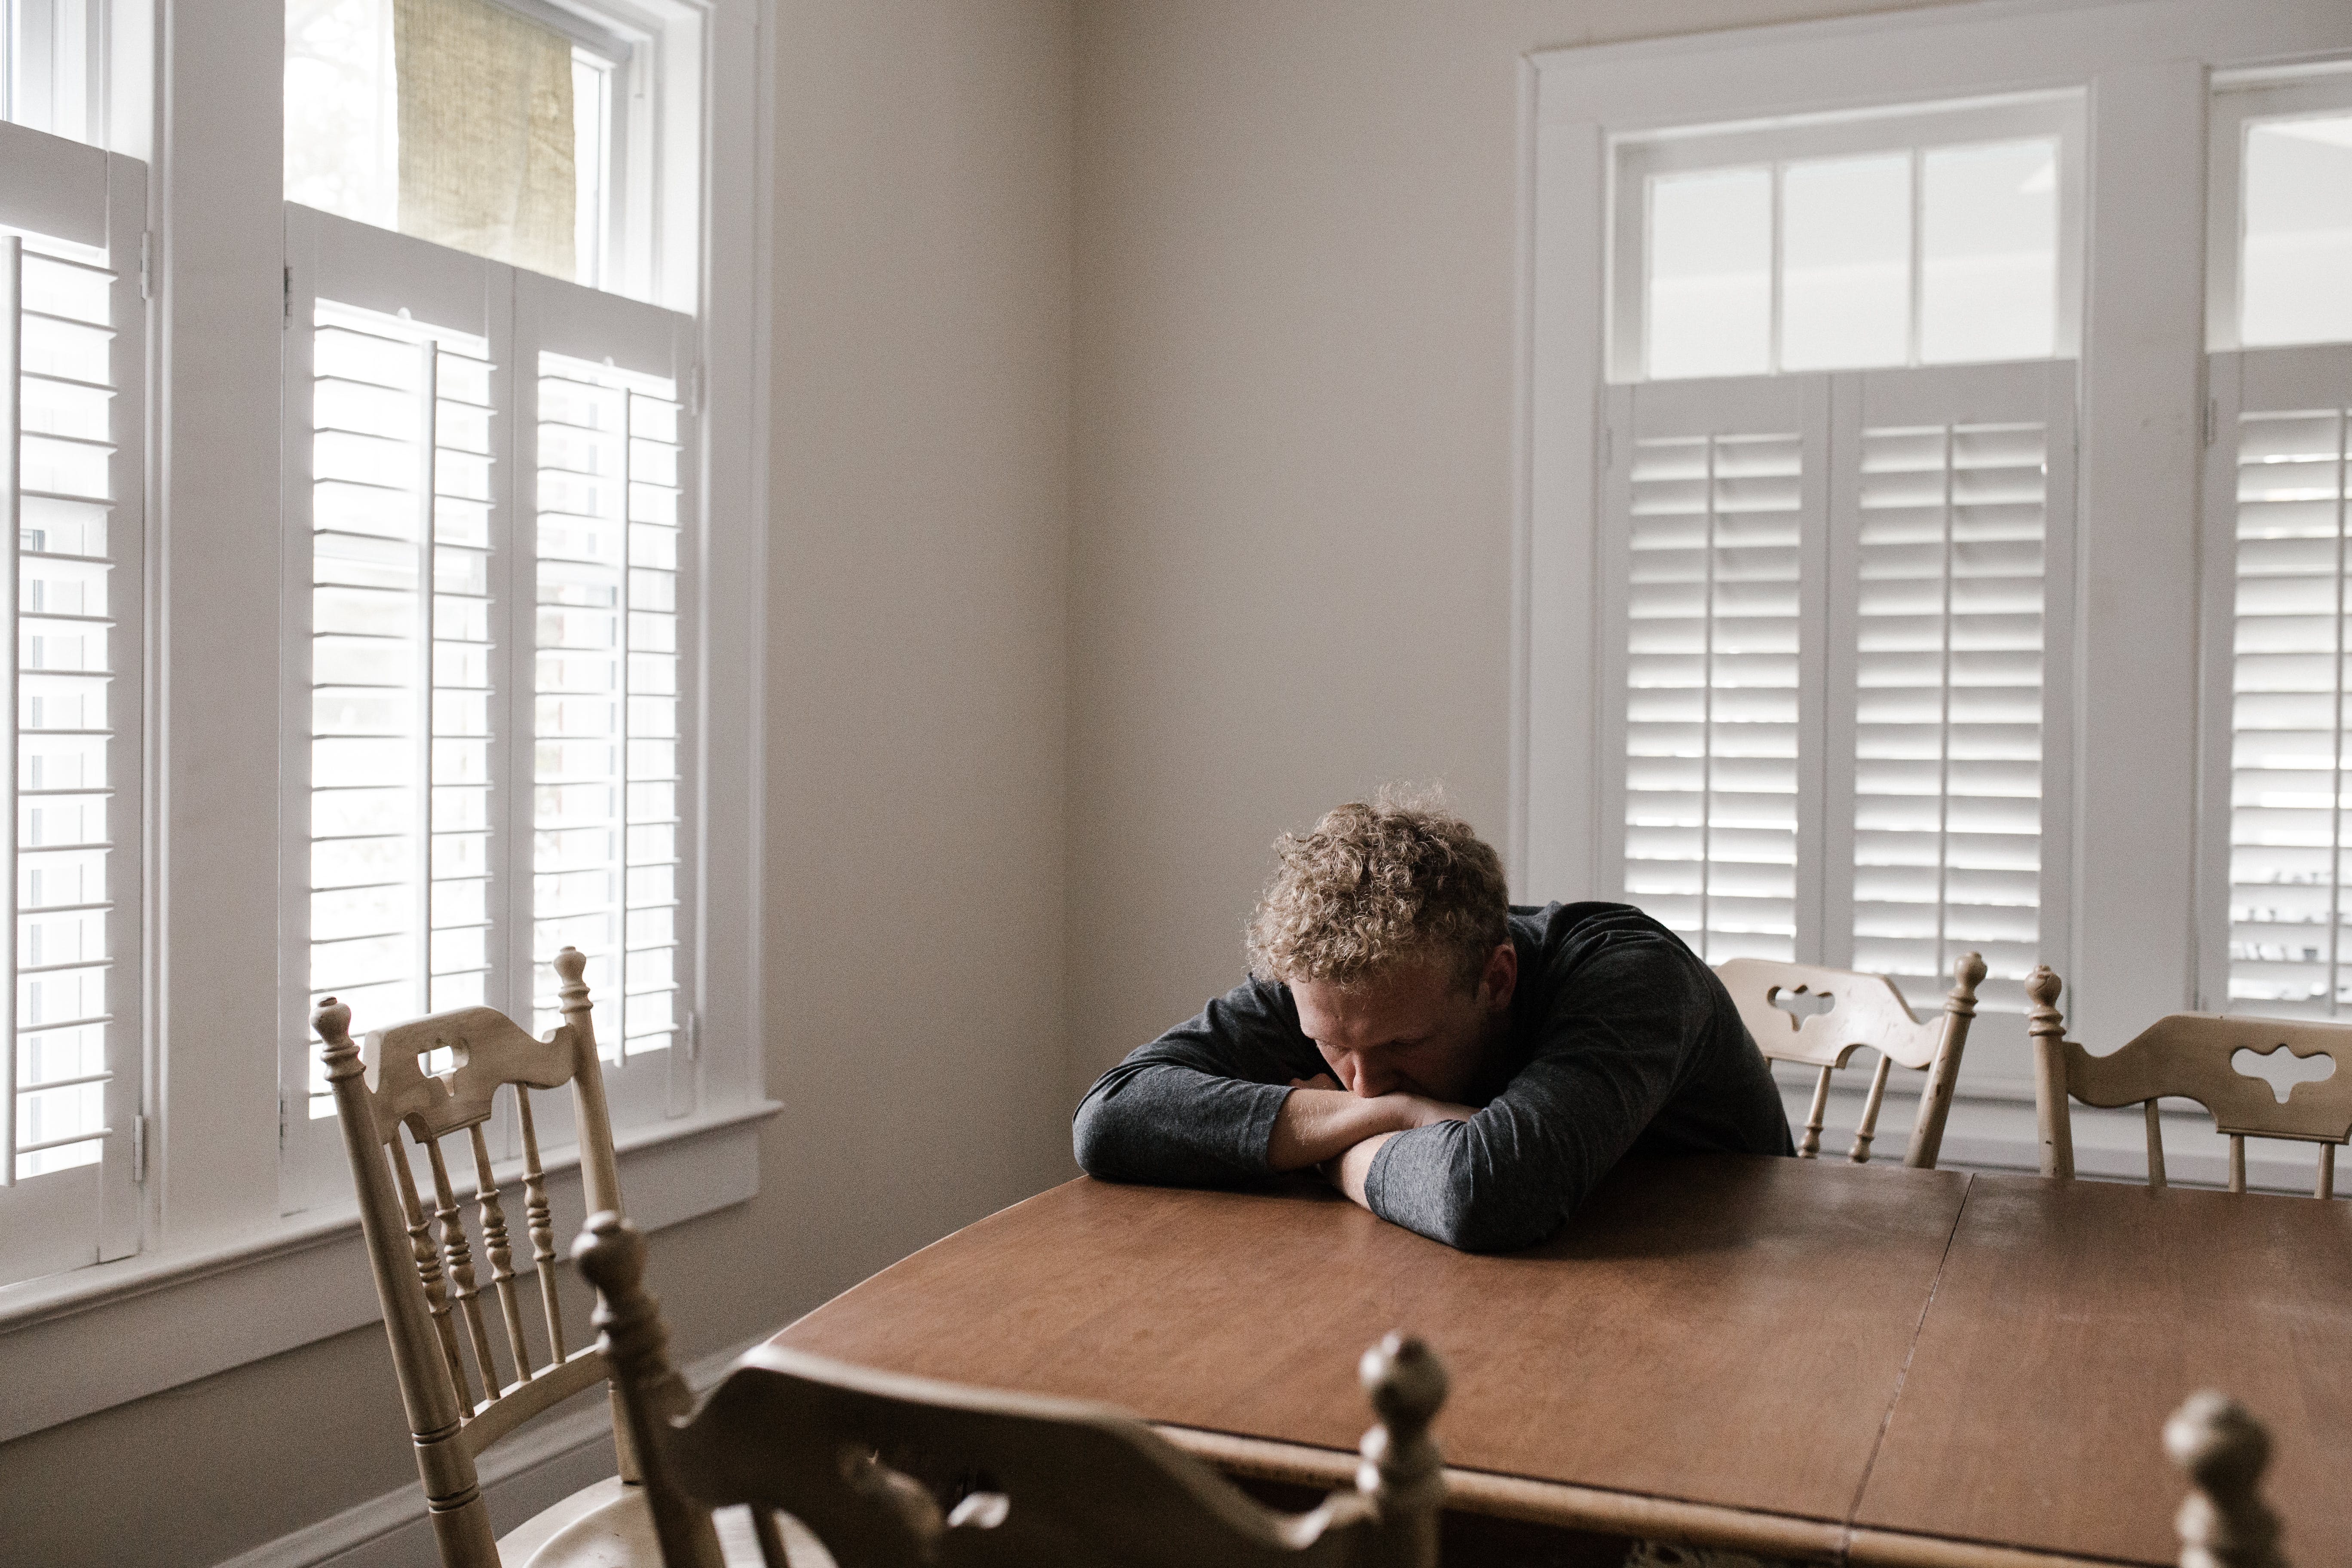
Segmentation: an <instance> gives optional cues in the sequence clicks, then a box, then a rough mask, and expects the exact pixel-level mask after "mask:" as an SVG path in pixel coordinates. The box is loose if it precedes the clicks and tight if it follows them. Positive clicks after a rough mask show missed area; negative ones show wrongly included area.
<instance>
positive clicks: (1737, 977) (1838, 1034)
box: [1715, 952, 1985, 1171]
mask: <svg viewBox="0 0 2352 1568" xmlns="http://www.w3.org/2000/svg"><path fill="white" fill-rule="evenodd" d="M1715 973H1716V974H1717V976H1718V977H1719V978H1720V979H1721V980H1722V981H1723V985H1724V989H1725V990H1727V991H1728V992H1730V993H1731V999H1732V1001H1733V1002H1735V1003H1736V1004H1738V1007H1739V1018H1740V1022H1742V1023H1744V1024H1746V1025H1747V1026H1748V1033H1749V1034H1750V1035H1753V1036H1754V1037H1756V1047H1757V1049H1759V1050H1760V1051H1762V1052H1763V1053H1764V1055H1765V1056H1766V1058H1769V1059H1770V1060H1772V1061H1781V1062H1803V1063H1804V1064H1806V1065H1807V1066H1809V1067H1813V1068H1819V1069H1820V1073H1819V1076H1817V1077H1816V1078H1815V1079H1814V1080H1813V1107H1812V1111H1811V1114H1810V1115H1808V1116H1807V1117H1806V1118H1805V1131H1804V1135H1803V1136H1802V1137H1801V1138H1800V1139H1798V1141H1797V1158H1799V1159H1801V1160H1811V1159H1815V1158H1818V1157H1819V1156H1820V1154H1821V1151H1822V1119H1823V1118H1824V1116H1825V1115H1826V1114H1827V1112H1828V1110H1829V1102H1830V1075H1831V1074H1832V1073H1834V1072H1836V1071H1837V1070H1838V1069H1840V1068H1843V1067H1844V1066H1845V1064H1846V1061H1847V1058H1850V1057H1852V1056H1853V1053H1854V1052H1855V1051H1856V1050H1857V1049H1859V1048H1861V1047H1869V1048H1870V1049H1872V1050H1874V1051H1876V1052H1877V1053H1878V1066H1877V1068H1875V1070H1874V1071H1873V1072H1872V1073H1871V1075H1870V1093H1869V1097H1868V1098H1867V1099H1865V1100H1864V1101H1863V1107H1862V1122H1861V1124H1860V1125H1859V1126H1857V1127H1856V1128H1855V1129H1854V1134H1853V1148H1852V1149H1851V1150H1849V1151H1848V1152H1847V1154H1846V1157H1847V1158H1848V1159H1850V1160H1852V1161H1853V1163H1856V1164H1862V1163H1865V1162H1867V1161H1868V1160H1869V1158H1870V1144H1871V1140H1872V1139H1873V1138H1874V1137H1875V1136H1876V1135H1877V1131H1878V1106H1879V1102H1880V1100H1883V1099H1885V1094H1886V1070H1887V1068H1889V1067H1890V1066H1891V1065H1893V1064H1894V1063H1895V1062H1901V1063H1902V1064H1903V1065H1904V1066H1905V1067H1906V1068H1913V1069H1915V1070H1921V1071H1925V1072H1926V1073H1927V1085H1926V1087H1925V1088H1924V1089H1921V1091H1920V1094H1919V1114H1918V1115H1917V1116H1916V1118H1914V1119H1913V1121H1912V1123H1911V1146H1910V1148H1909V1149H1907V1150H1906V1152H1904V1155H1903V1163H1905V1164H1906V1165H1911V1166H1916V1167H1917V1168H1918V1169H1921V1170H1928V1171H1932V1170H1934V1169H1935V1168H1936V1160H1937V1156H1938V1155H1940V1154H1941V1153H1942V1152H1943V1147H1944V1123H1945V1121H1946V1120H1947V1119H1948V1118H1949V1117H1950V1115H1951V1111H1952V1085H1953V1083H1954V1081H1955V1080H1956V1079H1958V1077H1959V1072H1960V1053H1961V1052H1962V1051H1964V1050H1966V1049H1967V1048H1968V1042H1969V1022H1970V1021H1971V1020H1972V1019H1974V1018H1975V1017H1976V1016H1977V987H1978V986H1979V984H1983V981H1984V977H1985V961H1984V959H1983V958H1982V957H1981V956H1980V955H1979V954H1977V953H1973V952H1970V953H1963V954H1962V955H1961V956H1960V958H1959V961H1958V963H1954V964H1953V965H1952V989H1951V992H1950V994H1948V995H1947V996H1946V997H1945V998H1944V1010H1943V1012H1942V1013H1941V1014H1939V1015H1938V1016H1936V1017H1934V1018H1931V1019H1928V1020H1927V1021H1926V1022H1924V1023H1923V1022H1921V1021H1920V1020H1919V1019H1918V1018H1916V1017H1915V1016H1912V1012H1911V1008H1910V1006H1909V1005H1908V1004H1906V1002H1905V1001H1904V1000H1903V994H1902V993H1901V992H1899V991H1897V990H1896V989H1895V983H1894V982H1893V981H1891V980H1889V979H1887V978H1886V976H1885V975H1883V974H1862V973H1855V972H1854V971H1853V970H1848V969H1823V968H1822V967H1820V966H1819V965H1817V964H1811V963H1778V962H1776V961H1774V960H1771V959H1765V958H1732V959H1727V960H1725V961H1724V962H1723V963H1719V964H1717V965H1716V969H1715ZM1782 997H1787V998H1788V999H1789V1000H1790V1001H1791V1002H1794V1003H1796V1004H1797V1006H1796V1008H1795V1010H1793V1011H1792V1010H1791V1009H1790V1008H1789V1007H1786V1006H1782V1005H1779V1003H1780V999H1781V998H1782ZM1800 1015H1802V1016H1800Z"/></svg>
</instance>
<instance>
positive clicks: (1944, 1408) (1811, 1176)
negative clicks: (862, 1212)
mask: <svg viewBox="0 0 2352 1568" xmlns="http://www.w3.org/2000/svg"><path fill="white" fill-rule="evenodd" d="M2347 1226H2352V1210H2347V1208H2346V1207H2345V1206H2344V1205H2332V1204H2331V1205H2322V1204H2317V1203H2314V1202H2312V1201H2311V1200H2309V1199H2303V1200H2299V1201H2298V1200H2294V1199H2288V1198H2276V1197H2266V1196H2254V1197H2236V1196H2231V1195H2230V1194H2216V1193H2198V1192H2180V1191H2177V1190H2176V1191H2173V1192H2168V1193H2162V1194H2148V1193H2147V1192H2145V1191H2144V1190H2142V1189H2139V1188H2135V1187H2126V1186H2115V1185H2106V1184H2094V1183H2075V1184H2062V1183H2052V1182H2043V1181H2042V1180H2040V1179H2038V1178H2023V1177H2020V1178H2011V1177H1981V1176H1980V1177H1976V1178H1970V1177H1969V1176H1966V1175H1962V1174H1959V1173H1952V1172H1930V1171H1908V1170H1905V1169H1902V1168H1900V1167H1885V1166H1872V1167H1854V1166H1852V1165H1848V1164H1845V1163H1837V1162H1827V1161H1823V1162H1811V1161H1806V1162H1799V1161H1794V1160H1769V1159H1750V1158H1745V1157H1739V1156H1728V1155H1726V1156H1707V1157H1700V1158H1694V1159H1686V1160H1678V1161H1667V1162H1659V1163H1628V1164H1626V1165H1625V1166H1623V1167H1621V1168H1620V1170H1619V1171H1618V1172H1617V1173H1614V1174H1613V1175H1612V1177H1611V1178H1610V1179H1609V1180H1608V1181H1607V1182H1605V1183H1604V1184H1602V1186H1601V1188H1600V1190H1598V1191H1597V1192H1596V1193H1595V1194H1593V1196H1592V1197H1591V1200H1590V1201H1588V1203H1587V1204H1586V1205H1585V1206H1584V1207H1583V1208H1582V1209H1581V1210H1580V1211H1579V1212H1578V1214H1577V1215H1576V1216H1575V1218H1574V1219H1573V1220H1572V1221H1571V1222H1570V1225H1569V1226H1567V1227H1566V1228H1565V1229H1564V1230H1563V1231H1562V1232H1561V1233H1560V1234H1559V1236H1557V1237H1554V1238H1553V1239H1552V1240H1551V1241H1549V1242H1547V1243H1545V1244H1544V1245H1542V1246H1540V1247H1533V1248H1530V1249H1528V1250H1526V1251H1523V1252H1517V1253H1513V1254H1509V1255H1507V1256H1504V1257H1475V1256H1470V1255H1465V1254H1462V1253H1457V1252H1454V1251H1452V1250H1450V1249H1449V1248H1446V1247H1441V1246H1439V1245H1438V1244H1436V1243H1434V1242H1430V1241H1426V1240H1423V1238H1421V1237H1416V1236H1414V1235H1412V1234H1411V1233H1410V1232H1408V1231H1404V1230H1402V1229H1400V1228H1398V1227H1396V1226H1391V1225H1388V1224H1386V1223H1384V1222H1382V1221H1380V1220H1377V1219H1374V1218H1373V1217H1372V1216H1371V1215H1368V1214H1366V1213H1364V1212H1363V1211H1362V1210H1360V1209H1358V1208H1356V1207H1355V1206H1354V1205H1350V1204H1349V1203H1347V1202H1345V1201H1344V1200H1342V1199H1340V1198H1339V1197H1338V1196H1336V1195H1335V1194H1330V1193H1329V1192H1328V1191H1326V1190H1321V1189H1318V1188H1317V1187H1314V1186H1312V1185H1309V1184H1297V1185H1296V1186H1288V1187H1285V1188H1282V1189H1280V1190H1276V1191H1267V1192H1247V1193H1203V1192H1186V1191H1175V1190H1169V1189H1162V1188H1151V1187H1125V1186H1116V1185H1111V1184H1105V1183H1098V1182H1094V1181H1089V1180H1086V1179H1083V1178H1081V1179H1080V1180H1077V1181H1074V1182H1071V1183H1068V1184H1065V1185H1063V1186H1060V1187H1056V1188H1055V1189H1053V1190H1052V1191H1050V1192H1047V1193H1044V1194H1039V1195H1038V1196H1036V1197H1034V1198H1032V1199H1030V1200H1029V1201H1027V1202H1026V1203H1023V1204H1019V1205H1014V1206H1013V1207H1012V1208H1009V1209H1006V1210H1005V1211H1003V1213H1001V1214H997V1215H992V1216H990V1217H989V1218H987V1219H985V1220H982V1221H981V1222H979V1223H978V1224H976V1225H973V1226H969V1227H967V1228H966V1229H964V1230H962V1231H960V1232H958V1233H957V1234H956V1235H954V1236H951V1237H947V1238H946V1239H944V1240H942V1241H940V1242H938V1243H935V1244H934V1245H932V1246H931V1247H926V1248H925V1249H924V1250H922V1251H921V1252H919V1253H916V1254H915V1255H914V1256H912V1257H911V1258H906V1259H904V1260H903V1261H901V1262H899V1263H898V1264H895V1265H893V1266H892V1267H891V1268H887V1269H885V1270H884V1271H883V1272H881V1273H880V1274H877V1275H876V1276H875V1277H874V1278H873V1279H868V1280H866V1282H865V1283H864V1284H861V1285H859V1286H857V1287H856V1288H855V1289H851V1290H849V1291H847V1292H845V1294H843V1295H841V1296H839V1297H836V1298H835V1300H832V1301H830V1302H828V1303H826V1304H825V1305H824V1306H823V1307H820V1308H818V1309H817V1310H815V1311H814V1312H812V1313H810V1314H809V1315H808V1316H806V1317H804V1318H803V1319H802V1320H800V1321H798V1322H796V1323H794V1324H793V1325H792V1326H791V1327H789V1328H787V1329H786V1330H784V1331H782V1333H780V1334H778V1335H777V1336H776V1338H777V1342H780V1343H783V1344H789V1345H791V1346H792V1347H793V1348H794V1349H796V1350H803V1351H808V1352H814V1353H816V1354H820V1355H827V1356H833V1357H836V1358H838V1359H841V1360H844V1361H849V1362H856V1363H861V1364H865V1365H868V1366H875V1367H881V1368H886V1369H887V1370H891V1371H896V1372H907V1373H918V1374H920V1375H924V1376H929V1377H938V1378H945V1379H948V1380H950V1381H954V1382H960V1383H971V1384H988V1385H992V1386H997V1387H1003V1388H1014V1389H1022V1390H1026V1391H1030V1392H1035V1393H1046V1394H1066V1395H1072V1396H1076V1397H1082V1398H1089V1399H1099V1400H1104V1401H1107V1402H1108V1403H1111V1404H1114V1405H1120V1406H1123V1407H1125V1408H1127V1409H1129V1410H1132V1411H1135V1412H1136V1413H1137V1414H1139V1415H1142V1416H1144V1417H1145V1418H1146V1419H1148V1420H1150V1421H1154V1422H1158V1423H1162V1424H1164V1425H1165V1426H1169V1427H1170V1428H1172V1429H1173V1430H1171V1436H1177V1437H1178V1439H1179V1440H1180V1441H1182V1442H1185V1445H1186V1446H1187V1447H1193V1448H1194V1449H1195V1450H1196V1451H1199V1452H1202V1453H1204V1454H1207V1455H1210V1456H1211V1457H1213V1458H1219V1459H1221V1460H1225V1461H1229V1462H1232V1463H1234V1464H1236V1465H1237V1466H1238V1468H1244V1469H1252V1468H1254V1469H1256V1470H1257V1471H1258V1472H1259V1473H1261V1474H1285V1473H1286V1474H1289V1475H1290V1476H1292V1477H1293V1478H1294V1479H1314V1480H1320V1481H1324V1482H1331V1481H1337V1480H1339V1479H1342V1478H1344V1477H1345V1476H1346V1475H1347V1474H1348V1473H1349V1469H1350V1468H1351V1466H1352V1462H1353V1453H1352V1450H1353V1449H1354V1447H1355V1445H1356V1441H1357V1439H1358V1438H1359V1437H1360V1436H1361V1434H1362V1432H1363V1429H1364V1427H1365V1426H1366V1425H1367V1424H1368V1422H1369V1419H1370V1417H1369V1414H1368V1411H1367V1407H1366V1405H1365V1404H1364V1400H1363V1396H1362V1394H1361V1392H1360V1390H1359V1389H1358V1387H1357V1385H1356V1382H1355V1363H1356V1358H1357V1356H1358V1354H1359V1353H1360V1352H1361V1351H1362V1349H1363V1348H1364V1347H1365V1346H1366V1345H1368V1344H1370V1343H1371V1342H1373V1341H1375V1340H1377V1339H1378V1338H1379V1337H1380V1336H1381V1334H1383V1333H1385V1332H1387V1331H1389V1330H1390V1329H1391V1328H1402V1329H1405V1330H1408V1331H1412V1332H1416V1333H1419V1334H1421V1335H1422V1336H1423V1338H1424V1339H1426V1340H1428V1341H1429V1342H1430V1343H1431V1344H1432V1345H1433V1347H1434V1348H1435V1349H1436V1350H1437V1352H1439V1354H1440V1355H1442V1356H1443V1357H1444V1361H1445V1363H1446V1366H1447V1368H1448V1371H1449V1372H1450V1373H1451V1374H1452V1379H1453V1392H1452V1394H1450V1395H1449V1397H1448V1400H1447V1403H1446V1406H1445V1409H1444V1413H1443V1414H1442V1415H1441V1416H1440V1418H1439V1421H1438V1425H1437V1428H1436V1435H1437V1437H1438V1440H1439V1442H1440V1444H1441V1445H1442V1446H1443V1447H1444V1452H1445V1457H1446V1462H1447V1464H1448V1467H1449V1486H1450V1488H1451V1489H1452V1492H1453V1494H1454V1501H1455V1503H1456V1504H1457V1505H1458V1506H1464V1507H1468V1508H1474V1509H1484V1510H1488V1511H1493V1512H1498V1513H1504V1514H1517V1516H1519V1517H1523V1518H1535V1519H1545V1520H1549V1521H1553V1522H1559V1523H1565V1524H1574V1525H1577V1526H1580V1527H1584V1528H1592V1529H1601V1530H1609V1531H1619V1532H1622V1533H1645V1532H1657V1533H1664V1534H1668V1535H1672V1536H1676V1537H1679V1538H1684V1539H1691V1540H1698V1541H1715V1542H1722V1543H1726V1544H1741V1545H1746V1546H1748V1548H1749V1549H1750V1550H1758V1549H1761V1550H1769V1551H1777V1552H1788V1553H1792V1554H1802V1553H1820V1554H1823V1555H1838V1554H1846V1555H1850V1557H1851V1559H1852V1560H1853V1561H1856V1562H1879V1563H1953V1564H1961V1563H1996V1562H2001V1563H2007V1562H2015V1563H2020V1564H2023V1563H2029V1562H2032V1561H2036V1559H2032V1558H2026V1557H2010V1556H2007V1555H2005V1554H2001V1553H1993V1552H1985V1551H1983V1550H1981V1549H1979V1548H1971V1547H1969V1546H1966V1545H1963V1544H1961V1543H1962V1542H1992V1543H2007V1544H2010V1545H2012V1546H2015V1547H2022V1548H2027V1549H2030V1550H2034V1551H2039V1552H2043V1553H2050V1554H2069V1555H2074V1556H2078V1557H2083V1558H2095V1559H2105V1560H2106V1561H2109V1562H2113V1561H2117V1560H2125V1561H2133V1562H2143V1563H2157V1564H2161V1563H2171V1562H2173V1561H2174V1560H2175V1559H2176V1557H2177V1555H2178V1552H2179V1544H2178V1542H2177V1540H2176V1539H2175V1538H2174V1537H2173V1536H2172V1534H2171V1526H2170V1521H2171V1518H2172V1513H2173V1510H2174V1509H2175V1508H2176V1507H2177V1506H2178V1504H2179V1498H2180V1495H2181V1482H2180V1479H2179V1473H2178V1472H2177V1471H2175V1470H2173V1469H2172V1468H2171V1467H2170V1466H2169V1465H2168V1463H2167V1462H2166V1460H2165V1459H2164V1457H2163V1454H2162V1450H2161V1448H2160V1447H2159V1443H2158V1431H2159V1429H2160V1427H2161V1426H2162V1422H2163V1418H2164V1416H2165V1415H2166V1414H2167V1413H2168V1412H2169V1411H2170V1410H2171V1409H2172V1408H2173V1407H2174V1406H2175V1405H2178V1404H2179V1402H2180V1400H2181V1398H2182V1397H2184V1396H2185V1395H2186V1394H2188V1393H2189V1391H2190V1390H2191V1389H2193V1388H2196V1387H2200V1386H2205V1385H2208V1384H2211V1385H2215V1386H2220V1387H2223V1388H2225V1389H2228V1390H2229V1391H2231V1392H2232V1393H2234V1394H2238V1395H2239V1396H2240V1397H2241V1398H2242V1399H2244V1400H2246V1402H2247V1403H2248V1404H2249V1405H2250V1406H2251V1407H2252V1408H2253V1410H2254V1411H2255V1412H2256V1414H2257V1415H2261V1416H2262V1417H2263V1419H2264V1420H2265V1421H2266V1422H2268V1423H2269V1424H2270V1426H2271V1427H2272V1429H2273V1433H2274V1434H2275V1435H2276V1436H2277V1437H2278V1440H2279V1444H2280V1447H2281V1450H2282V1457H2281V1458H2280V1460H2279V1462H2278V1464H2277V1465H2276V1467H2275V1468H2274V1473H2273V1486H2272V1493H2271V1495H2272V1496H2273V1500H2274V1501H2275V1502H2276V1503H2277V1505H2278V1506H2279V1507H2280V1509H2281V1511H2282V1512H2283V1513H2284V1515H2285V1518H2286V1521H2287V1528H2288V1535H2287V1547H2288V1550H2289V1552H2290V1553H2291V1554H2292V1555H2294V1558H2295V1560H2296V1561H2298V1562H2302V1563H2321V1562H2335V1561H2341V1560H2352V1510H2347V1505H2346V1504H2345V1502H2344V1501H2343V1500H2342V1498H2341V1494H2340V1492H2339V1491H2338V1490H2337V1489H2334V1487H2333V1485H2332V1480H2331V1478H2330V1476H2329V1474H2328V1468H2329V1466H2330V1464H2331V1462H2332V1461H2333V1459H2334V1457H2335V1452H2336V1449H2337V1448H2339V1447H2340V1446H2341V1443H2342V1441H2343V1439H2344V1438H2345V1437H2346V1436H2347V1435H2352V1373H2347V1360H2352V1358H2347V1352H2352V1305H2347V1303H2352V1289H2347V1286H2352V1279H2347V1278H2346V1277H2347V1274H2352V1247H2347V1246H2346V1242H2347V1239H2352V1234H2347ZM1219 1435H1223V1436H1219ZM1188 1439H1189V1440H1188ZM2040 1560H2041V1561H2056V1560H2058V1559H2057V1557H2056V1556H2054V1555H2053V1556H2051V1557H2047V1558H2043V1559H2040Z"/></svg>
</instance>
